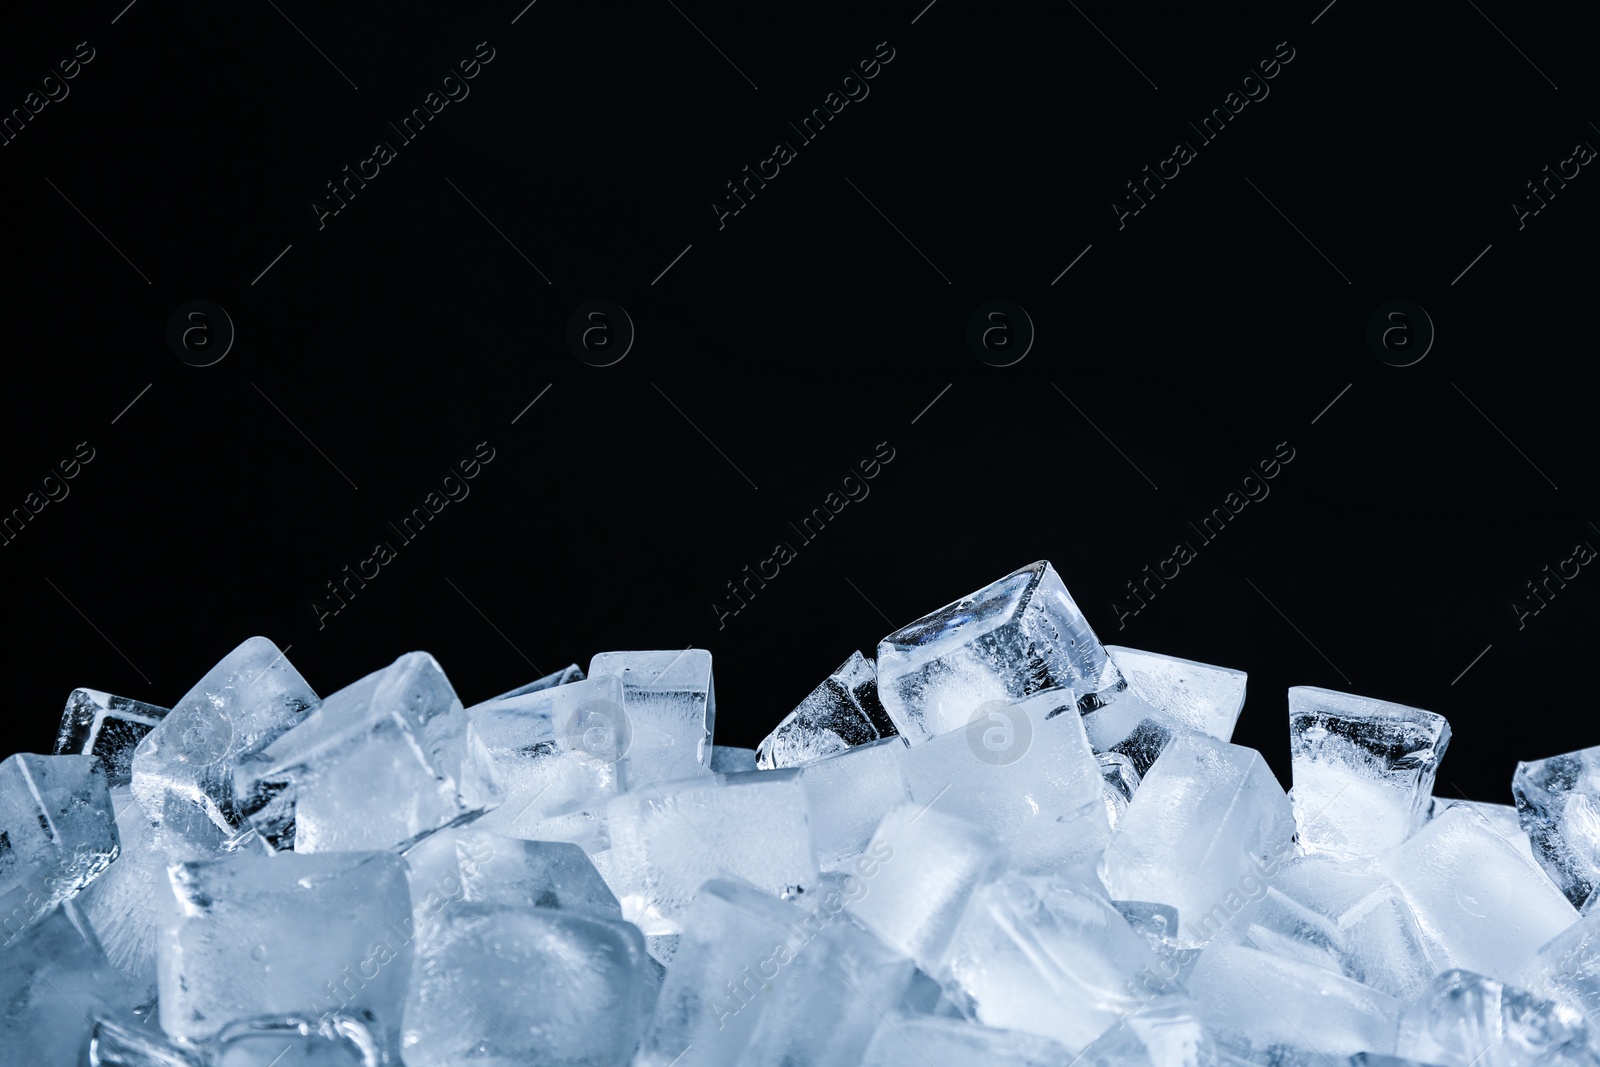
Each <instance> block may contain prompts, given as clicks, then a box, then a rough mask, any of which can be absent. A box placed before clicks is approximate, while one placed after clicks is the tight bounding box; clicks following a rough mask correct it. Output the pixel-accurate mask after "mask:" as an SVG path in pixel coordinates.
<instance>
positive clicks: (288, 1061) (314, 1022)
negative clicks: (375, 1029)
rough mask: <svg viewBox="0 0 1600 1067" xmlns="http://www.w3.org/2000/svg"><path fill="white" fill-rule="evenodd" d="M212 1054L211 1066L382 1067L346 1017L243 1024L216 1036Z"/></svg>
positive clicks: (378, 1051)
mask: <svg viewBox="0 0 1600 1067" xmlns="http://www.w3.org/2000/svg"><path fill="white" fill-rule="evenodd" d="M216 1050H217V1051H216V1057H215V1060H214V1067H379V1064H382V1063H384V1062H386V1061H385V1060H384V1050H383V1048H382V1046H381V1045H380V1044H379V1042H378V1040H377V1039H376V1038H375V1037H373V1036H372V1033H371V1032H370V1031H369V1030H368V1029H367V1027H366V1026H365V1025H364V1024H363V1023H362V1022H361V1020H359V1019H357V1018H355V1017H353V1016H349V1015H324V1016H319V1017H317V1018H314V1019H313V1018H297V1017H295V1016H292V1015H290V1016H282V1015H269V1016H265V1017H261V1018H253V1019H241V1020H239V1021H237V1022H234V1023H230V1024H229V1025H228V1026H227V1027H225V1028H224V1029H223V1031H222V1033H220V1034H218V1035H217V1041H216ZM387 1062H391V1063H393V1062H396V1061H394V1060H389V1061H387Z"/></svg>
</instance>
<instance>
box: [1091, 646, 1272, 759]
mask: <svg viewBox="0 0 1600 1067" xmlns="http://www.w3.org/2000/svg"><path fill="white" fill-rule="evenodd" d="M1106 652H1107V653H1108V654H1110V656H1111V659H1112V661H1113V662H1114V663H1116V665H1117V669H1118V670H1120V671H1121V672H1122V676H1123V677H1124V678H1126V679H1127V680H1128V688H1130V689H1131V690H1133V692H1135V693H1137V694H1138V695H1139V696H1140V697H1142V698H1143V699H1144V701H1145V703H1147V704H1149V705H1150V706H1151V707H1153V708H1155V709H1156V710H1157V711H1159V712H1161V713H1162V714H1164V715H1166V716H1167V717H1168V718H1171V719H1173V720H1175V721H1177V722H1180V723H1182V724H1183V725H1184V726H1187V727H1188V728H1189V729H1191V730H1198V731H1200V732H1201V733H1203V734H1209V735H1210V736H1212V737H1215V738H1216V739H1217V740H1218V741H1230V740H1232V739H1233V727H1234V724H1235V723H1236V722H1238V721H1239V712H1240V710H1241V709H1243V707H1244V687H1245V679H1246V675H1245V672H1244V671H1236V670H1231V669H1229V668H1227V667H1214V666H1212V665H1211V664H1209V663H1196V662H1195V661H1194V660H1187V659H1179V658H1178V657H1177V656H1163V655H1161V654H1160V653H1157V652H1141V651H1140V650H1139V649H1136V648H1124V647H1123V646H1121V645H1107V646H1106Z"/></svg>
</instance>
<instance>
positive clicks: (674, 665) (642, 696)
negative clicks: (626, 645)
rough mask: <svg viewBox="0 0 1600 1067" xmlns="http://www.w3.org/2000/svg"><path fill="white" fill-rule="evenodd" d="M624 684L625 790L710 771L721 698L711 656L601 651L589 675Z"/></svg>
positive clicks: (700, 651)
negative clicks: (718, 696) (612, 679)
mask: <svg viewBox="0 0 1600 1067" xmlns="http://www.w3.org/2000/svg"><path fill="white" fill-rule="evenodd" d="M607 675H610V676H613V677H616V678H618V679H620V680H621V681H622V710H623V711H624V712H625V714H626V726H627V731H628V734H629V738H628V745H627V749H626V751H625V752H624V753H623V755H622V758H621V761H620V764H619V767H618V770H619V772H620V775H621V787H622V788H623V789H638V788H639V787H640V786H644V785H649V784H650V783H652V782H665V781H670V780H672V779H674V778H692V777H704V776H707V775H709V774H710V773H711V771H710V768H709V767H708V766H707V764H709V763H710V761H711V748H712V744H711V734H712V730H713V729H714V727H715V725H716V715H717V698H716V692H715V688H714V686H713V683H712V679H711V653H709V652H707V651H706V650H705V649H703V648H687V649H684V650H683V651H681V652H670V651H668V652H602V653H600V654H599V655H597V656H595V657H594V658H593V659H591V660H590V661H589V677H590V678H600V677H604V676H607Z"/></svg>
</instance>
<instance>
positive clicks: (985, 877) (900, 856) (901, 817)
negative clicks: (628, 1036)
mask: <svg viewBox="0 0 1600 1067" xmlns="http://www.w3.org/2000/svg"><path fill="white" fill-rule="evenodd" d="M768 773H774V772H768ZM1005 860H1006V856H1005V850H1004V849H1003V848H1002V847H1001V846H1000V845H999V843H998V842H996V841H995V840H994V835H993V834H991V833H988V832H986V831H984V830H983V829H982V828H981V827H979V826H977V825H976V824H974V823H970V822H967V821H966V820H965V819H961V818H957V817H956V816H954V815H947V814H945V813H944V812H942V811H939V810H937V809H936V808H933V807H930V806H928V805H925V804H902V805H900V806H899V807H897V808H895V809H894V810H892V811H890V812H889V814H888V815H886V816H884V819H883V822H882V823H881V824H880V825H879V826H878V829H877V830H876V832H874V833H873V835H872V842H871V843H870V844H869V845H868V846H867V850H866V852H865V853H863V854H862V857H861V858H860V860H859V861H858V862H857V864H856V866H855V867H854V868H853V870H854V872H855V873H856V874H857V875H858V876H859V877H860V878H861V879H862V881H863V882H864V883H865V891H864V893H863V894H862V895H861V896H860V898H859V899H857V900H854V901H852V902H851V904H850V913H851V914H852V915H853V916H855V918H856V919H857V920H858V921H859V922H860V923H861V924H862V925H863V926H865V927H866V928H867V929H869V930H871V931H872V932H873V933H875V934H877V935H878V937H880V938H881V939H882V940H883V941H884V943H885V944H887V945H889V947H891V948H893V949H895V950H896V951H897V952H899V953H901V954H902V955H905V956H909V957H911V958H912V959H913V960H915V961H916V962H917V966H919V967H921V968H922V969H923V970H924V971H927V972H928V973H929V974H932V975H940V974H942V973H943V963H944V956H945V951H946V949H947V948H948V947H949V944H950V939H951V938H952V937H953V936H954V935H955V932H956V926H957V924H958V923H959V922H960V921H961V916H962V914H963V913H964V912H965V911H966V908H967V904H968V902H969V901H970V900H971V898H972V894H973V893H974V892H976V891H977V889H978V888H979V887H980V886H982V885H984V884H986V883H988V882H990V881H993V880H994V879H995V878H997V877H999V875H1000V874H1001V873H1002V871H1003V870H1004V866H1005Z"/></svg>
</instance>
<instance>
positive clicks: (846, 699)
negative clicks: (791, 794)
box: [756, 652, 895, 770]
mask: <svg viewBox="0 0 1600 1067" xmlns="http://www.w3.org/2000/svg"><path fill="white" fill-rule="evenodd" d="M894 733H895V727H894V723H893V722H891V721H890V720H889V716H888V713H887V712H885V711H884V710H883V704H882V703H881V702H880V701H879V700H878V673H877V668H876V665H875V664H874V663H873V662H872V660H870V659H867V658H866V657H865V656H863V655H862V654H861V653H860V652H852V653H850V658H849V659H847V660H845V661H844V662H843V663H841V664H840V665H839V669H838V670H836V671H834V672H833V673H832V674H830V675H829V676H828V677H827V678H824V679H823V681H822V684H821V685H819V686H817V687H816V688H815V689H813V690H812V691H811V694H810V695H809V696H807V697H806V698H805V699H804V700H802V701H801V702H800V703H799V705H798V706H796V707H795V709H794V710H793V711H791V712H790V713H789V714H788V715H786V716H784V718H783V721H782V722H780V723H778V725H777V727H776V728H775V729H774V730H773V731H772V732H771V733H770V734H768V735H767V736H766V737H765V738H764V739H763V740H762V742H761V744H760V745H758V746H757V747H756V765H757V766H758V767H760V768H761V769H762V770H771V769H773V768H775V767H796V766H799V765H801V764H804V763H809V762H810V761H812V760H814V759H821V758H822V757H823V756H828V755H832V754H833V753H835V752H841V751H843V750H844V749H847V748H850V747H851V746H853V745H864V744H866V743H867V742H869V741H876V740H878V739H879V738H880V737H889V736H891V735H893V734H894Z"/></svg>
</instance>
